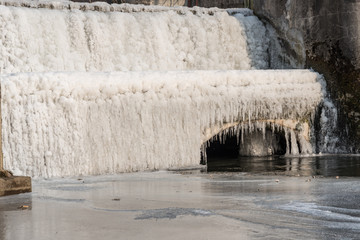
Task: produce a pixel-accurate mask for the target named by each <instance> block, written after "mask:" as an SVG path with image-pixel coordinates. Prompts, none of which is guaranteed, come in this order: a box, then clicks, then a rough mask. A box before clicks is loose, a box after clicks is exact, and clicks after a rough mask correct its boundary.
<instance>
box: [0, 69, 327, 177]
mask: <svg viewBox="0 0 360 240" xmlns="http://www.w3.org/2000/svg"><path fill="white" fill-rule="evenodd" d="M1 84H2V89H1V93H2V99H1V100H2V119H3V123H2V124H3V152H4V162H5V168H6V169H9V170H11V171H14V172H15V173H17V174H25V175H31V176H44V177H51V176H65V175H80V174H85V175H89V174H105V173H117V172H128V171H137V170H146V169H160V168H168V167H182V166H191V165H197V164H199V161H200V151H199V150H200V147H201V145H202V139H203V137H202V134H203V131H204V129H206V128H209V127H211V126H213V125H222V124H224V123H229V122H234V121H245V122H248V121H249V120H257V119H281V118H290V119H300V118H302V117H304V116H307V115H310V114H312V113H313V112H314V111H315V109H316V107H317V106H318V104H319V103H320V102H321V100H322V96H323V93H322V85H321V84H320V82H319V75H318V74H317V73H314V72H311V71H307V70H289V71H276V70H266V71H265V70H256V71H182V72H181V71H175V72H112V73H80V72H78V73H20V74H3V75H2V76H1ZM295 142H296V140H295Z"/></svg>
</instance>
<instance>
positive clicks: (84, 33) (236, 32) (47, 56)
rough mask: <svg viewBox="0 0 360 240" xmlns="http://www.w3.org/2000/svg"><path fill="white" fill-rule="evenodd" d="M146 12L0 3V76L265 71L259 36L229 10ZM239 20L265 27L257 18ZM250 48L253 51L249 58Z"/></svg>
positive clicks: (149, 8) (265, 60)
mask: <svg viewBox="0 0 360 240" xmlns="http://www.w3.org/2000/svg"><path fill="white" fill-rule="evenodd" d="M84 6H92V5H89V4H85V5H84ZM105 6H110V5H108V4H105ZM115 6H116V5H115ZM126 6H129V5H125V7H126ZM130 6H131V5H130ZM125 7H123V9H128V8H125ZM143 8H144V11H130V10H127V11H126V12H120V11H105V12H96V11H87V10H86V11H83V10H78V9H71V10H69V9H62V10H52V9H43V8H25V7H12V6H10V7H9V6H1V5H0V30H1V31H0V49H1V51H0V72H1V73H12V72H44V71H148V70H233V69H251V68H266V67H267V66H266V63H267V59H264V57H266V56H264V52H265V53H266V49H264V48H265V47H266V45H265V46H264V47H263V44H262V41H261V40H262V39H261V38H260V39H258V40H257V37H256V35H257V34H258V33H259V31H245V28H244V26H243V24H241V23H240V22H239V21H238V20H237V19H236V18H234V17H231V16H229V14H228V13H227V12H226V11H221V10H214V11H212V12H209V10H208V11H200V9H199V10H198V11H196V12H195V13H194V11H190V10H187V9H186V8H170V9H167V11H165V10H163V11H154V9H157V8H154V7H147V8H146V7H144V6H143ZM135 9H136V8H135ZM159 9H163V8H159ZM150 10H152V12H149V11H150ZM240 15H241V14H237V16H240ZM241 16H243V17H242V18H244V19H247V18H251V19H248V20H247V21H244V22H255V23H257V24H258V25H259V24H260V27H259V26H257V27H258V28H257V29H261V27H262V28H264V26H263V25H261V22H260V21H259V20H257V19H253V18H255V17H254V16H247V17H246V16H244V15H241ZM254 25H256V24H254ZM250 34H252V35H253V36H248V37H246V36H247V35H250ZM247 38H249V39H251V41H248V42H247V41H246V39H247ZM252 45H254V46H252ZM248 46H249V47H248ZM248 49H249V50H252V49H257V53H258V54H257V56H256V57H255V56H254V59H250V57H253V55H254V54H252V55H251V56H250V55H249V53H248Z"/></svg>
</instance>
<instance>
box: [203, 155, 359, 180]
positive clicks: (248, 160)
mask: <svg viewBox="0 0 360 240" xmlns="http://www.w3.org/2000/svg"><path fill="white" fill-rule="evenodd" d="M207 171H208V172H218V171H219V172H249V173H264V174H282V175H291V176H325V177H328V176H360V155H315V156H307V157H285V156H271V157H238V158H231V157H223V158H220V157H213V158H209V159H208V163H207Z"/></svg>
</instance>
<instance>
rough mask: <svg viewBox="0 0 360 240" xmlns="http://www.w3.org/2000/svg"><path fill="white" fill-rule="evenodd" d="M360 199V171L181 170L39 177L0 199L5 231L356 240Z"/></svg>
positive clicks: (5, 234)
mask: <svg viewBox="0 0 360 240" xmlns="http://www.w3.org/2000/svg"><path fill="white" fill-rule="evenodd" d="M309 179H310V180H311V181H309ZM359 198H360V181H359V177H341V176H340V177H339V178H338V179H337V178H335V177H316V178H311V177H309V176H300V177H286V176H275V175H259V174H256V175H254V174H251V173H212V174H206V173H200V172H199V171H188V172H184V171H182V172H145V173H144V172H143V173H129V174H122V175H118V176H113V175H112V176H101V177H85V178H81V179H80V178H79V179H77V178H65V179H51V180H36V181H34V182H33V193H28V194H22V195H17V196H8V197H4V198H1V201H0V236H1V239H3V240H8V239H29V240H31V239H36V240H42V239H87V240H89V239H115V238H116V239H119V238H121V239H170V238H171V239H221V238H224V237H226V239H357V238H358V236H359V234H360V211H359V209H360V203H359V201H358V199H359ZM22 205H26V206H28V208H25V209H19V207H20V206H22Z"/></svg>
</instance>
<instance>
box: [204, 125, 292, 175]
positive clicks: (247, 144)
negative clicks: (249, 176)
mask: <svg viewBox="0 0 360 240" xmlns="http://www.w3.org/2000/svg"><path fill="white" fill-rule="evenodd" d="M241 135H242V136H241ZM286 148H287V144H286V137H285V131H283V130H278V131H272V130H270V129H266V130H265V131H262V130H254V131H251V132H250V131H246V132H244V133H243V134H241V132H240V133H239V134H233V133H232V132H231V131H227V132H223V133H220V134H218V135H217V136H215V137H214V138H212V139H211V140H209V142H208V143H207V147H206V155H205V154H202V155H203V158H202V164H206V165H207V171H208V172H209V171H210V172H212V171H228V172H234V171H240V172H241V171H247V170H249V169H250V168H251V169H254V168H255V169H254V170H256V168H259V169H258V170H261V169H263V168H264V166H263V165H264V161H265V162H266V161H268V160H272V159H274V158H276V157H279V156H282V155H285V154H286Z"/></svg>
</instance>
